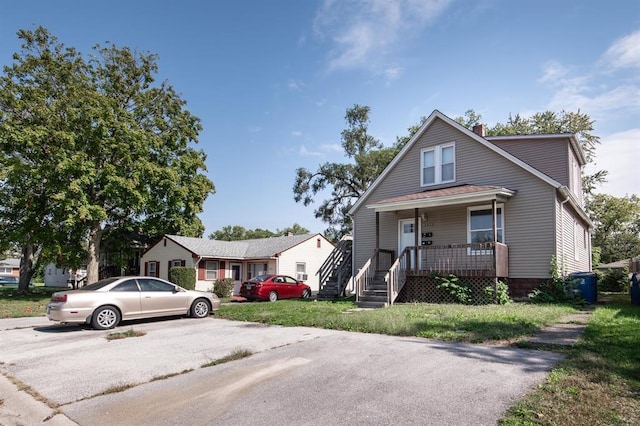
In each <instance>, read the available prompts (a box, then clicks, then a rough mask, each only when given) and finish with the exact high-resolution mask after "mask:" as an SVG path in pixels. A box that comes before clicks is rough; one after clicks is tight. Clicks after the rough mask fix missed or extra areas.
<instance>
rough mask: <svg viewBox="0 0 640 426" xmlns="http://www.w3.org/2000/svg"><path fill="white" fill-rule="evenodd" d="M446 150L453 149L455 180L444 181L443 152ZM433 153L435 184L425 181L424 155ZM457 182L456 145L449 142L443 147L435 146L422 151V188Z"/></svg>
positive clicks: (442, 145)
mask: <svg viewBox="0 0 640 426" xmlns="http://www.w3.org/2000/svg"><path fill="white" fill-rule="evenodd" d="M446 148H453V178H452V179H447V180H443V179H442V166H443V163H442V151H443V150H444V149H446ZM430 151H432V152H433V182H425V181H424V168H425V165H424V155H425V154H426V153H427V152H430ZM455 181H456V143H455V142H449V143H445V144H441V145H435V146H432V147H429V148H423V149H421V150H420V186H421V187H428V186H434V185H439V184H442V183H452V182H455Z"/></svg>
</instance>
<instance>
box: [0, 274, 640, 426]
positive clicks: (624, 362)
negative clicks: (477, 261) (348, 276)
mask: <svg viewBox="0 0 640 426" xmlns="http://www.w3.org/2000/svg"><path fill="white" fill-rule="evenodd" d="M56 290H58V289H50V288H44V287H32V288H30V294H28V295H18V294H17V292H16V289H15V288H0V318H13V317H22V316H40V315H44V311H45V307H46V304H47V302H48V301H49V298H50V295H51V293H53V292H54V291H56ZM225 301H226V300H225ZM573 312H576V309H575V308H573V307H570V306H564V305H533V304H525V303H517V304H516V303H513V304H510V305H505V306H494V305H489V306H462V305H433V304H399V305H394V306H393V307H391V308H387V309H376V310H358V309H356V307H355V304H354V303H353V301H352V300H339V301H335V302H324V301H314V300H280V301H277V302H275V303H270V302H254V303H237V302H230V303H226V304H225V305H223V306H222V307H221V308H220V310H219V311H218V312H217V313H216V315H215V317H218V318H227V319H231V320H237V321H251V322H261V323H266V324H277V325H283V326H309V327H321V328H329V329H336V330H346V331H358V332H365V333H380V334H389V335H397V336H418V337H426V338H432V339H440V340H447V341H460V342H472V343H485V344H497V343H500V344H504V343H516V344H517V341H518V340H519V339H521V338H523V337H525V336H530V335H533V334H535V333H536V332H537V331H538V330H539V329H540V328H541V327H543V326H544V325H549V324H553V323H554V322H557V321H558V319H559V318H560V317H562V316H563V315H566V314H570V313H573ZM541 349H550V350H561V351H562V352H564V353H565V354H566V359H565V360H564V361H562V362H561V363H560V364H559V365H558V366H557V367H556V368H555V369H554V370H553V371H552V372H551V374H550V375H549V377H548V378H547V380H546V381H545V382H544V383H541V384H540V385H539V386H537V387H536V388H535V389H533V390H532V391H531V393H530V394H529V395H527V396H525V397H524V398H523V399H522V400H521V401H520V402H518V403H517V404H515V405H514V406H513V407H512V408H511V409H510V410H509V411H508V412H507V413H506V414H505V417H504V418H503V419H502V420H501V421H500V424H502V425H587V424H588V425H636V424H640V306H634V305H631V303H630V298H629V295H627V294H619V295H614V296H613V297H612V300H611V301H610V302H607V303H606V304H600V305H598V306H597V307H596V309H595V310H594V311H593V314H592V315H591V318H590V320H589V323H588V325H587V328H586V330H585V332H584V334H583V336H582V338H581V339H580V341H579V342H578V344H577V345H576V346H574V347H571V348H565V349H558V348H541Z"/></svg>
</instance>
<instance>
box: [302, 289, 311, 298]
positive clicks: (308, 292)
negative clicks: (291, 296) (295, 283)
mask: <svg viewBox="0 0 640 426" xmlns="http://www.w3.org/2000/svg"><path fill="white" fill-rule="evenodd" d="M310 297H311V292H310V291H309V289H308V288H305V289H304V290H303V292H302V298H303V299H308V298H310Z"/></svg>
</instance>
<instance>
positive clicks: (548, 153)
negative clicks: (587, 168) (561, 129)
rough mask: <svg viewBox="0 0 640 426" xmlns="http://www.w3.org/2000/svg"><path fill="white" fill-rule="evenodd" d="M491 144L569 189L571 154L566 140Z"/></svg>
mask: <svg viewBox="0 0 640 426" xmlns="http://www.w3.org/2000/svg"><path fill="white" fill-rule="evenodd" d="M492 143H493V144H495V145H497V146H499V147H500V148H502V149H504V150H505V151H507V152H508V153H510V154H512V155H514V156H515V157H518V158H519V159H521V160H522V161H524V162H525V163H527V164H529V165H531V166H533V167H535V168H536V169H538V170H540V171H541V172H542V173H544V174H546V175H547V176H549V177H551V178H553V179H554V180H556V181H558V182H560V183H561V184H563V185H566V186H567V187H569V184H570V178H569V174H570V173H571V171H570V161H569V155H573V152H572V150H571V149H570V145H569V140H568V139H567V138H558V139H527V140H512V139H509V140H493V141H492Z"/></svg>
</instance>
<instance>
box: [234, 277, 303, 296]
mask: <svg viewBox="0 0 640 426" xmlns="http://www.w3.org/2000/svg"><path fill="white" fill-rule="evenodd" d="M240 296H242V297H244V298H246V299H248V300H256V299H259V300H270V301H272V302H275V301H276V300H278V299H291V298H296V297H297V298H303V299H308V298H309V297H311V287H309V286H308V285H306V284H305V283H303V282H302V281H298V280H296V279H295V278H292V277H290V276H288V275H258V276H257V277H253V278H251V279H250V280H249V281H246V282H244V283H242V286H241V287H240Z"/></svg>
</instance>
